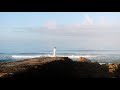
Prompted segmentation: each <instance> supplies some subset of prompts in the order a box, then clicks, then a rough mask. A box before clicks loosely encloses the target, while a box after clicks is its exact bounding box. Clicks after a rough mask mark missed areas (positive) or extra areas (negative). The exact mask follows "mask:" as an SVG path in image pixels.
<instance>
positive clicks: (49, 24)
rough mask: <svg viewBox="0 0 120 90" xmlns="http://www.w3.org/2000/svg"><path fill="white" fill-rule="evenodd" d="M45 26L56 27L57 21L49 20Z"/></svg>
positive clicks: (48, 27)
mask: <svg viewBox="0 0 120 90" xmlns="http://www.w3.org/2000/svg"><path fill="white" fill-rule="evenodd" d="M45 27H46V28H47V29H56V22H55V21H48V22H47V23H46V24H45Z"/></svg>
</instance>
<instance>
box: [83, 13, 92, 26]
mask: <svg viewBox="0 0 120 90" xmlns="http://www.w3.org/2000/svg"><path fill="white" fill-rule="evenodd" d="M84 17H85V19H84V21H83V23H82V24H83V25H93V18H92V17H90V16H89V15H85V16H84Z"/></svg>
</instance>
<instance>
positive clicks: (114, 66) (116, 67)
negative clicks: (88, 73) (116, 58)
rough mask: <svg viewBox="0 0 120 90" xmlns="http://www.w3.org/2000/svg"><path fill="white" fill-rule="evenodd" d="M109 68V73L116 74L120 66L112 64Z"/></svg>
mask: <svg viewBox="0 0 120 90" xmlns="http://www.w3.org/2000/svg"><path fill="white" fill-rule="evenodd" d="M108 68H109V72H110V73H114V72H115V71H116V70H117V69H118V65H117V64H114V63H112V64H109V65H108Z"/></svg>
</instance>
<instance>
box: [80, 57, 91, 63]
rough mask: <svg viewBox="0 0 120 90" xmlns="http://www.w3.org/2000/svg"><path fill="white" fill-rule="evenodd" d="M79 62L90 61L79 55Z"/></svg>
mask: <svg viewBox="0 0 120 90" xmlns="http://www.w3.org/2000/svg"><path fill="white" fill-rule="evenodd" d="M79 62H89V63H90V62H91V61H90V60H89V59H87V58H84V57H80V60H79Z"/></svg>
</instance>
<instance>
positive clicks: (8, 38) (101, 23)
mask: <svg viewBox="0 0 120 90" xmlns="http://www.w3.org/2000/svg"><path fill="white" fill-rule="evenodd" d="M119 39H120V13H119V12H0V49H21V50H24V49H26V48H28V49H36V50H37V49H51V48H53V47H54V46H56V47H57V48H58V49H117V50H118V49H119V50H120V41H119Z"/></svg>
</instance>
